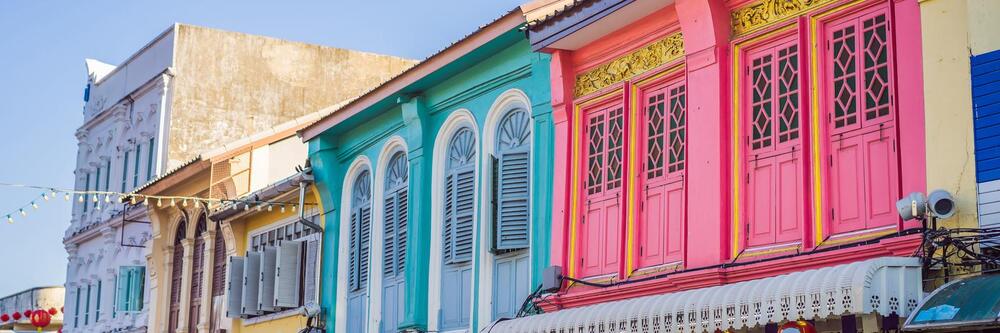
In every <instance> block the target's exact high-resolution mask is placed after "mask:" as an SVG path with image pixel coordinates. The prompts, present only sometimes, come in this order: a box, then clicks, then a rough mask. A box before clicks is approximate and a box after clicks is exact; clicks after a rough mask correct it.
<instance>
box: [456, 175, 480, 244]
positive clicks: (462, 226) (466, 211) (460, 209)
mask: <svg viewBox="0 0 1000 333" xmlns="http://www.w3.org/2000/svg"><path fill="white" fill-rule="evenodd" d="M456 179H457V181H456V183H455V222H454V230H455V232H454V243H455V244H454V248H455V262H467V261H470V260H472V240H473V233H472V230H473V223H474V222H475V207H474V206H475V202H476V172H475V169H473V168H472V167H471V166H470V167H467V168H464V170H461V171H460V172H457V173H456Z"/></svg>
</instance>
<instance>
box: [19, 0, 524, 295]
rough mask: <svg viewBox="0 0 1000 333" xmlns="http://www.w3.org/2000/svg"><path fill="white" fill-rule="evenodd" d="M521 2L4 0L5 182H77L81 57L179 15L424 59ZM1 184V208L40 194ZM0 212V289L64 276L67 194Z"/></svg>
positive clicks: (117, 47) (135, 42) (133, 45)
mask: <svg viewBox="0 0 1000 333" xmlns="http://www.w3.org/2000/svg"><path fill="white" fill-rule="evenodd" d="M520 2H521V1H520V0H489V1H486V0H464V1H463V0H432V1H403V0H393V1H382V0H369V1H334V0H327V1H273V0H272V1H262V0H240V1H237V0H227V1H222V0H218V1H194V0H178V1H155V2H154V1H108V0H88V1H70V0H67V1H34V0H4V1H0V182H8V183H24V184H34V185H42V186H51V187H60V188H69V187H72V179H73V175H72V170H73V168H74V166H75V156H76V139H75V138H74V135H73V133H74V131H75V130H76V128H77V127H79V126H80V125H81V123H82V121H83V117H82V113H81V110H82V107H83V99H82V96H83V88H84V85H85V83H86V73H85V68H84V64H83V59H84V58H95V59H98V60H101V61H104V62H107V63H111V64H118V63H119V62H121V61H123V60H124V59H125V58H127V57H128V56H129V55H131V54H132V53H133V52H135V51H136V50H138V49H139V48H140V47H142V46H143V45H145V44H146V43H147V42H148V41H150V40H151V39H153V38H154V37H156V35H158V34H159V33H160V32H162V31H163V30H165V29H166V28H167V27H169V26H170V24H172V23H174V22H182V23H190V24H195V25H201V26H206V27H213V28H220V29H225V30H232V31H240V32H246V33H252V34H259V35H265V36H272V37H277V38H282V39H288V40H295V41H302V42H307V43H314V44H321V45H327V46H334V47H341V48H348V49H355V50H362V51H369V52H376V53H383V54H390V55H396V56H402V57H407V58H412V59H423V58H425V57H427V56H428V55H430V54H431V53H433V52H435V51H438V50H440V49H441V48H443V47H445V46H447V45H448V44H450V43H451V42H453V41H455V40H457V39H458V38H460V37H462V36H464V35H466V34H468V33H470V32H472V31H474V30H475V29H476V28H477V27H479V26H481V25H483V24H486V23H489V22H490V21H492V20H493V19H494V18H497V17H499V16H501V15H502V14H504V13H506V12H507V11H509V10H510V9H513V8H514V7H515V6H517V5H518V4H519V3H520ZM40 193H41V192H39V191H37V190H24V189H11V188H6V187H0V214H4V213H6V212H8V211H10V210H12V209H17V208H18V207H20V206H21V205H23V204H25V203H27V202H28V201H30V200H32V199H34V198H36V197H38V196H39V195H40ZM39 204H40V208H39V209H38V210H37V211H34V210H29V212H28V213H29V215H28V217H20V216H15V218H16V222H15V223H14V224H7V223H6V222H5V220H2V219H3V216H0V297H3V296H5V295H8V294H11V293H14V292H17V291H20V290H23V289H27V288H31V287H35V286H42V285H61V284H62V283H63V281H64V280H65V274H66V251H65V249H64V248H63V244H62V236H63V233H64V231H65V229H66V227H67V226H68V225H69V219H70V204H69V203H67V202H65V201H63V200H62V199H59V200H55V201H48V202H42V201H39Z"/></svg>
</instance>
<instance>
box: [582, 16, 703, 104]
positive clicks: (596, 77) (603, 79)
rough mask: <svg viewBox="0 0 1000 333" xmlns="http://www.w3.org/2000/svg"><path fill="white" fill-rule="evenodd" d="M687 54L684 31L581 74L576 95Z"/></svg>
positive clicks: (599, 88)
mask: <svg viewBox="0 0 1000 333" xmlns="http://www.w3.org/2000/svg"><path fill="white" fill-rule="evenodd" d="M683 55H684V37H683V36H682V35H681V33H680V32H678V33H675V34H672V35H669V36H667V37H664V38H663V39H660V40H657V41H655V42H653V43H650V44H649V45H646V46H643V47H642V48H639V49H638V50H635V51H632V52H630V53H629V54H626V55H623V56H621V57H618V58H616V59H614V60H611V61H609V62H607V63H604V64H602V65H600V66H597V67H596V68H594V69H591V70H589V71H587V72H585V73H583V74H580V75H577V77H576V83H575V85H574V87H573V95H574V96H576V97H579V96H583V95H586V94H589V93H592V92H595V91H598V90H601V89H603V88H605V87H607V86H610V85H612V84H615V83H618V82H621V81H624V80H625V79H628V78H631V77H634V76H636V75H639V74H642V73H644V72H646V71H648V70H651V69H653V68H656V67H659V66H661V65H663V64H666V63H667V62H670V61H671V60H674V59H677V58H679V57H681V56H683Z"/></svg>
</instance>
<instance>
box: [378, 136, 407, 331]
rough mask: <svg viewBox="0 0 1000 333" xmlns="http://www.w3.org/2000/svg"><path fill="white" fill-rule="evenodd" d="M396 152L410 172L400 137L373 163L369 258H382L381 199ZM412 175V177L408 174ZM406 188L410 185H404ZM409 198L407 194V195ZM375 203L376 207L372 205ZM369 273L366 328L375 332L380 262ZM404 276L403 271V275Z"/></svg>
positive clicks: (404, 145)
mask: <svg viewBox="0 0 1000 333" xmlns="http://www.w3.org/2000/svg"><path fill="white" fill-rule="evenodd" d="M397 152H402V153H403V154H404V155H406V157H407V161H406V163H407V169H406V171H407V173H409V172H410V168H409V163H410V162H409V155H410V149H409V148H408V146H407V145H406V140H403V138H402V137H400V136H398V135H394V136H392V137H390V138H389V139H388V140H386V142H385V144H383V146H382V150H381V152H380V153H379V155H378V159H377V160H376V168H375V172H374V173H373V174H372V177H375V178H374V179H372V180H373V182H372V184H373V185H372V187H373V188H372V200H373V201H372V217H373V218H372V226H371V228H372V229H371V233H372V234H371V242H372V246H371V248H370V250H369V251H371V252H370V254H371V258H380V259H381V258H382V252H383V251H382V247H383V246H384V244H383V239H384V237H383V235H384V234H385V225H384V224H385V223H384V221H385V211H384V207H383V204H382V202H383V201H382V200H384V199H385V198H383V196H384V195H385V174H386V168H388V166H389V159H391V158H392V157H393V156H394V155H395V154H396V153H397ZM411 176H412V174H411ZM407 188H409V184H407ZM407 195H409V193H407ZM375 200H377V201H375ZM375 203H378V204H375ZM369 267H370V268H371V274H370V275H369V276H368V282H369V289H368V304H369V310H368V327H371V328H374V329H376V330H377V329H378V328H379V327H381V326H380V325H381V322H382V281H383V279H382V263H381V260H380V262H379V264H378V265H370V266H369ZM404 274H405V272H404Z"/></svg>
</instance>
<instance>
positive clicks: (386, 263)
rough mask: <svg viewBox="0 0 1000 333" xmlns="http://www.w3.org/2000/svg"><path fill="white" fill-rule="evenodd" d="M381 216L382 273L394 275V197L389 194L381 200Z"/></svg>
mask: <svg viewBox="0 0 1000 333" xmlns="http://www.w3.org/2000/svg"><path fill="white" fill-rule="evenodd" d="M382 216H385V219H384V222H383V223H382V226H383V227H382V228H383V233H382V235H383V237H382V275H383V276H395V275H396V220H397V216H396V197H395V196H390V197H388V198H385V200H383V205H382Z"/></svg>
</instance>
